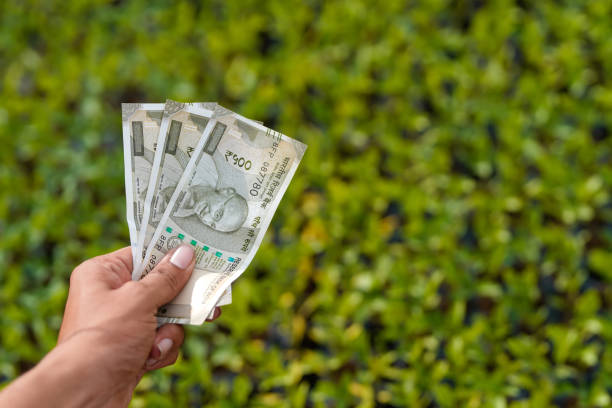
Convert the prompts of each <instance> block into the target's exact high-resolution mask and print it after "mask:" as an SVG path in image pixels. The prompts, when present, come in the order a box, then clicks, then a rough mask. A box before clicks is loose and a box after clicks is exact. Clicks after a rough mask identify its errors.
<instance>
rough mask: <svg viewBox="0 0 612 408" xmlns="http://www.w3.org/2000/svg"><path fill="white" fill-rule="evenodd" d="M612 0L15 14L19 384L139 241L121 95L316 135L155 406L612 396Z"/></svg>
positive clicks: (2, 279)
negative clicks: (117, 254) (113, 255)
mask: <svg viewBox="0 0 612 408" xmlns="http://www.w3.org/2000/svg"><path fill="white" fill-rule="evenodd" d="M611 15H612V3H611V2H608V1H582V2H580V1H570V0H566V1H563V0H558V1H552V0H545V1H537V2H536V1H528V0H522V1H521V0H517V1H507V0H499V1H490V2H489V1H476V0H473V1H470V0H453V1H451V0H429V1H410V2H404V1H395V0H388V1H384V2H375V1H371V2H367V1H357V0H346V1H329V2H323V1H314V0H311V1H289V0H283V1H280V0H279V1H267V2H263V1H255V0H249V1H223V0H216V1H205V2H196V1H176V2H173V1H146V0H140V1H115V2H110V1H94V2H90V1H77V0H70V1H24V0H9V1H3V2H2V3H1V4H0V73H1V81H2V82H1V83H0V96H1V99H0V100H1V102H0V106H1V108H0V141H1V142H2V146H3V148H2V149H1V150H0V158H1V162H0V163H1V165H0V285H1V289H0V306H1V313H0V343H1V347H0V379H1V381H2V382H4V383H6V382H7V381H9V380H10V379H12V378H15V376H17V375H19V374H20V373H23V372H24V371H25V370H27V369H28V368H30V367H32V366H33V365H34V364H35V363H36V362H37V361H38V360H39V359H40V358H41V357H42V356H43V355H44V353H45V352H47V351H48V350H49V349H51V348H52V347H53V346H54V344H55V338H56V333H57V330H58V327H59V324H60V322H61V314H62V311H63V304H64V301H65V297H66V293H67V283H68V276H69V274H70V272H71V270H72V269H73V267H74V266H76V265H77V264H78V263H79V262H81V261H82V260H84V259H86V258H88V257H91V256H94V255H97V254H100V253H104V252H108V251H110V250H112V249H116V248H118V247H121V246H125V245H126V244H128V242H129V240H128V231H127V225H126V222H125V218H124V217H125V210H124V207H125V199H124V187H123V166H122V148H121V129H120V124H121V116H120V103H121V102H137V101H148V102H156V101H164V100H165V99H166V97H169V98H173V99H177V100H186V101H198V100H216V101H219V103H221V104H223V105H225V106H227V107H228V108H231V109H233V110H236V111H238V112H240V113H242V114H244V115H246V116H249V117H252V118H254V119H257V120H263V121H264V122H265V123H266V124H267V125H268V126H270V127H273V128H276V129H278V130H280V131H282V132H283V133H285V134H287V135H290V136H292V137H295V138H297V139H299V140H302V141H304V142H305V143H307V144H309V146H310V147H309V150H308V151H307V153H306V156H305V158H304V161H303V163H302V165H301V166H300V168H299V169H298V172H297V174H296V177H295V179H294V181H293V184H292V185H291V187H290V188H289V190H288V192H287V194H286V196H285V199H284V200H283V202H282V203H281V205H280V208H279V211H278V213H277V215H276V216H275V218H274V220H273V223H272V225H271V228H270V230H269V231H268V233H267V235H266V239H265V241H264V244H263V246H262V247H261V249H260V250H259V253H258V254H257V256H256V258H255V260H254V262H253V263H252V265H251V267H250V268H249V270H248V271H247V273H246V274H245V275H244V276H243V277H242V278H241V279H240V280H239V281H238V282H237V283H236V284H235V285H234V298H233V304H232V305H231V306H228V307H225V308H224V313H223V316H222V317H221V318H220V319H219V320H218V321H217V322H215V323H214V324H205V325H203V326H202V327H189V328H188V336H187V341H186V345H185V347H184V352H183V354H182V357H181V358H180V360H179V362H178V363H177V364H176V365H175V366H173V367H170V368H166V369H163V370H161V371H160V372H157V373H153V374H150V375H148V376H146V377H145V378H144V380H143V381H142V383H141V384H140V386H139V387H138V388H137V392H136V395H135V399H134V401H133V406H134V407H142V406H162V407H164V406H167V407H173V406H200V405H210V406H219V407H229V406H242V405H257V406H296V407H300V406H312V407H327V406H338V407H342V406H354V405H360V406H364V407H368V406H373V405H385V404H386V405H387V406H415V407H417V406H423V407H425V406H430V407H455V406H469V407H527V406H537V407H540V406H560V407H577V406H585V407H586V406H610V405H612V400H611V398H610V394H611V393H612V347H611V346H610V344H611V341H612V319H611V312H610V307H611V306H612V285H611V283H612V201H611V199H610V192H611V190H612V189H611V187H612V165H611V162H612V156H611V155H612V136H611V135H610V133H611V131H612V117H611V115H610V111H611V109H612V81H611V79H610V77H609V73H610V72H612V40H611V39H612V28H611V26H610V16H611Z"/></svg>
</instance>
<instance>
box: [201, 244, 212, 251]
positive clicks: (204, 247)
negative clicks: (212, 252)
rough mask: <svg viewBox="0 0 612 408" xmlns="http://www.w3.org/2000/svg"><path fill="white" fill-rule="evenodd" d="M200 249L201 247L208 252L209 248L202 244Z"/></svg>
mask: <svg viewBox="0 0 612 408" xmlns="http://www.w3.org/2000/svg"><path fill="white" fill-rule="evenodd" d="M202 249H203V250H205V251H206V252H208V250H209V249H210V248H208V247H207V246H206V245H204V246H203V247H202Z"/></svg>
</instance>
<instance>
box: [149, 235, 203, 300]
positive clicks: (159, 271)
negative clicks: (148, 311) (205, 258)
mask: <svg viewBox="0 0 612 408" xmlns="http://www.w3.org/2000/svg"><path fill="white" fill-rule="evenodd" d="M194 266H195V257H194V250H193V247H192V246H190V245H187V244H182V245H181V246H179V247H178V248H176V249H175V250H174V251H173V252H169V253H168V254H166V256H165V257H164V258H163V259H162V261H161V262H160V263H159V264H158V265H157V266H156V267H155V268H153V270H152V271H151V272H150V273H149V274H148V275H147V276H145V277H144V278H142V280H140V282H138V284H140V285H142V286H143V287H144V288H145V289H144V290H145V291H146V297H147V299H150V301H151V303H153V304H154V305H155V307H156V308H158V307H160V306H163V305H165V304H166V303H168V302H170V301H171V300H172V299H174V298H175V297H176V295H178V293H179V292H180V291H181V289H183V286H185V284H186V283H187V281H188V280H189V277H190V276H191V272H193V267H194Z"/></svg>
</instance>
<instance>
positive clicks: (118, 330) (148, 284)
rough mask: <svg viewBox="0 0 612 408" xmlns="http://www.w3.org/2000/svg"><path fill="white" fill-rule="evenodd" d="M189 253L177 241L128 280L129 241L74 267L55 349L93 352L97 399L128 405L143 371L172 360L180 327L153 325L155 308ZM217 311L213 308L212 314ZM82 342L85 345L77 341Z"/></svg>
mask: <svg viewBox="0 0 612 408" xmlns="http://www.w3.org/2000/svg"><path fill="white" fill-rule="evenodd" d="M193 258H194V256H193V248H192V247H190V246H188V245H182V246H180V247H178V248H177V249H176V250H175V251H173V252H171V253H169V254H167V255H166V257H165V258H164V259H163V260H162V261H161V262H160V264H159V265H157V266H156V267H155V269H153V271H151V272H150V273H149V274H148V275H147V276H146V277H145V278H143V279H142V280H141V281H139V282H135V281H132V280H131V274H132V252H131V248H129V247H127V248H123V249H120V250H118V251H115V252H112V253H110V254H106V255H102V256H99V257H96V258H92V259H90V260H88V261H85V262H84V263H82V264H81V265H79V266H78V267H77V268H76V269H75V270H74V271H73V273H72V275H71V277H70V291H69V295H68V301H67V303H66V310H65V312H64V319H63V321H62V327H61V329H60V333H59V339H58V349H60V348H61V347H62V346H63V345H64V344H68V343H70V344H71V346H70V353H67V354H66V358H68V359H69V360H71V361H74V360H79V359H83V360H84V361H89V360H91V359H92V357H93V358H94V360H95V361H96V363H95V364H96V365H97V369H98V371H99V372H100V375H99V377H98V378H97V379H96V381H95V384H96V395H97V398H99V400H100V402H102V401H106V402H110V401H114V402H113V403H112V404H111V405H127V403H128V402H129V400H130V398H131V395H132V392H133V390H134V388H135V387H136V385H137V384H138V382H139V381H140V379H141V377H142V375H143V374H144V373H145V372H146V371H148V370H153V369H157V368H161V367H165V366H167V365H170V364H173V363H174V362H175V361H176V358H177V357H178V353H179V348H180V346H181V345H182V343H183V340H184V331H183V327H182V326H179V325H176V324H166V325H163V326H161V327H160V328H159V329H157V328H156V327H157V322H156V319H155V312H156V311H157V309H158V308H159V307H160V306H162V305H164V304H166V303H168V302H169V301H170V300H172V299H173V298H174V297H175V296H176V295H177V294H178V293H179V291H180V290H181V289H182V288H183V286H184V285H185V283H187V280H188V279H189V276H190V275H191V272H192V271H193V267H194V264H195V259H193ZM220 312H221V310H220V309H219V308H217V309H215V314H214V318H217V317H218V316H219V315H220ZM83 342H86V343H87V347H81V344H80V343H83ZM80 350H82V351H80ZM88 385H93V384H88Z"/></svg>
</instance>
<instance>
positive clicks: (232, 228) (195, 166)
mask: <svg viewBox="0 0 612 408" xmlns="http://www.w3.org/2000/svg"><path fill="white" fill-rule="evenodd" d="M121 107H122V121H123V149H124V158H125V194H126V201H127V221H128V226H129V231H130V240H131V245H132V249H133V250H132V252H133V254H134V271H133V274H132V279H134V280H138V279H141V278H142V277H143V276H145V275H146V274H147V273H149V272H150V271H151V270H152V269H153V268H154V267H155V265H156V264H157V263H158V262H160V260H161V259H162V258H163V257H164V255H165V254H166V253H167V252H168V251H170V250H171V249H172V248H175V247H177V246H178V245H180V244H182V243H186V244H189V245H193V247H194V249H195V256H196V266H195V270H194V271H193V274H192V275H191V278H190V280H189V282H188V283H187V285H186V286H185V287H184V288H183V290H182V291H181V293H180V294H179V295H178V296H177V297H176V298H175V299H174V300H173V301H172V302H170V303H169V304H167V305H165V306H163V307H161V308H160V309H159V310H158V312H157V318H158V321H159V323H160V324H162V323H180V324H202V323H203V322H204V320H206V318H207V317H209V316H211V315H212V313H213V310H214V307H215V306H216V305H219V306H220V305H226V304H229V303H231V300H232V295H231V283H232V282H233V281H234V280H236V279H237V278H238V277H239V276H240V275H241V274H242V273H243V272H244V271H245V269H246V268H247V266H248V265H249V263H250V262H251V260H252V259H253V256H254V255H255V253H256V252H257V249H258V248H259V245H260V244H261V240H262V239H263V236H264V234H265V232H266V230H267V228H268V225H269V224H270V221H271V219H272V217H273V215H274V212H275V211H276V208H277V207H278V204H279V202H280V200H281V198H282V197H283V194H284V193H285V190H286V189H287V187H288V186H289V183H290V182H291V179H292V177H293V174H294V173H295V171H296V169H297V166H298V164H299V163H300V161H301V159H302V157H303V155H304V152H305V151H306V145H305V144H303V143H301V142H299V141H297V140H294V139H291V138H289V137H287V136H285V135H283V134H281V133H278V132H276V131H274V130H272V129H269V128H267V127H265V126H264V125H262V123H260V122H256V121H253V120H250V119H247V118H245V117H243V116H240V115H238V114H237V113H234V112H232V111H230V110H228V109H225V108H223V107H222V106H220V105H218V104H216V103H214V102H201V103H180V102H176V101H172V100H167V101H166V103H165V104H164V103H124V104H122V106H121Z"/></svg>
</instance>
